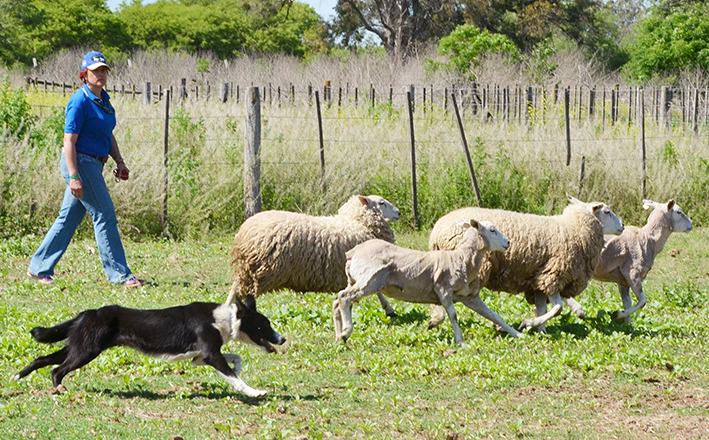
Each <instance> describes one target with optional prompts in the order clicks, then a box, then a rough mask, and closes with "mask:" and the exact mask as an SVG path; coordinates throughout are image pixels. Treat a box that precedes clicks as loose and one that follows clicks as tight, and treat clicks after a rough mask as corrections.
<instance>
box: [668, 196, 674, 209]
mask: <svg viewBox="0 0 709 440" xmlns="http://www.w3.org/2000/svg"><path fill="white" fill-rule="evenodd" d="M674 207H675V199H670V201H669V202H667V210H668V211H672V208H674Z"/></svg>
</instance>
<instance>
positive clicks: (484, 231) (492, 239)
mask: <svg viewBox="0 0 709 440" xmlns="http://www.w3.org/2000/svg"><path fill="white" fill-rule="evenodd" d="M473 221H475V220H471V222H473ZM477 223H478V226H477V228H478V232H479V233H480V236H481V237H482V238H483V241H484V242H485V247H487V248H488V249H489V250H490V251H491V252H494V251H505V250H507V248H508V247H510V240H509V239H508V238H507V237H506V236H505V234H503V233H502V232H500V230H499V229H497V227H495V225H493V224H492V223H491V222H488V221H485V220H481V221H479V222H477Z"/></svg>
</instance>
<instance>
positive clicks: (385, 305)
mask: <svg viewBox="0 0 709 440" xmlns="http://www.w3.org/2000/svg"><path fill="white" fill-rule="evenodd" d="M377 297H378V298H379V303H380V304H381V305H382V308H383V309H384V312H385V313H386V314H387V316H388V317H390V318H396V312H395V311H394V308H393V307H392V306H391V304H389V301H387V299H386V298H385V297H384V294H382V292H379V293H377Z"/></svg>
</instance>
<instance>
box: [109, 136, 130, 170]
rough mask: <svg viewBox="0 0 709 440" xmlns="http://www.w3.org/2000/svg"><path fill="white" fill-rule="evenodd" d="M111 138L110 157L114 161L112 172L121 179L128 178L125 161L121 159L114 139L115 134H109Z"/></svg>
mask: <svg viewBox="0 0 709 440" xmlns="http://www.w3.org/2000/svg"><path fill="white" fill-rule="evenodd" d="M111 139H112V142H113V147H112V148H111V157H112V158H113V160H114V161H115V162H116V170H115V171H114V172H113V174H114V175H115V176H116V177H117V178H119V179H121V180H128V176H129V175H130V170H129V169H128V167H127V166H126V163H125V162H124V161H123V156H121V150H120V149H119V148H118V141H116V136H114V135H111Z"/></svg>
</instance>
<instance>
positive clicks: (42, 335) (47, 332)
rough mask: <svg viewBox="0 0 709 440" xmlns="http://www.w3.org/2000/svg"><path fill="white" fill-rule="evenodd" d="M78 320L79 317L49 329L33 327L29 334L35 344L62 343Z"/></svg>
mask: <svg viewBox="0 0 709 440" xmlns="http://www.w3.org/2000/svg"><path fill="white" fill-rule="evenodd" d="M79 318H81V315H79V316H77V317H76V318H74V319H70V320H69V321H65V322H62V323H61V324H57V325H55V326H54V327H50V328H46V327H35V328H33V329H32V330H30V333H31V334H32V337H34V339H35V341H37V342H44V343H46V344H51V343H52V342H59V341H63V340H64V339H66V338H67V337H69V331H70V330H71V328H72V327H73V326H74V324H76V321H77V320H79Z"/></svg>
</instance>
